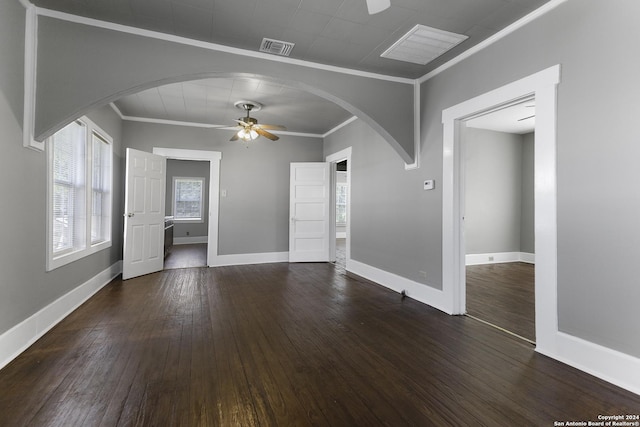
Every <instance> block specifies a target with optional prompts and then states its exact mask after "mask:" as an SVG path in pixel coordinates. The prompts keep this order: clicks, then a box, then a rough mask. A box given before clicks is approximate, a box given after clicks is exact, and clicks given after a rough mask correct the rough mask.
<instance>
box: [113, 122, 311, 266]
mask: <svg viewBox="0 0 640 427" xmlns="http://www.w3.org/2000/svg"><path fill="white" fill-rule="evenodd" d="M232 134H233V133H232V132H230V131H220V130H212V129H203V128H190V127H184V126H171V125H161V124H150V123H139V122H125V123H124V130H123V138H124V141H125V144H126V145H127V147H131V148H136V149H138V150H142V151H147V152H151V151H152V150H153V147H164V148H182V149H194V150H210V151H219V152H221V153H222V160H221V162H220V189H221V190H226V192H227V196H226V197H221V198H220V219H219V221H220V222H219V226H218V229H219V244H218V253H219V254H220V255H229V254H252V253H265V252H286V251H288V250H289V163H290V162H315V161H322V140H321V139H318V138H303V137H295V136H288V135H282V137H281V138H280V140H278V141H275V142H273V141H268V140H266V139H264V138H259V139H258V140H256V141H253V142H251V143H241V142H230V141H228V140H229V138H230V137H231V135H232Z"/></svg>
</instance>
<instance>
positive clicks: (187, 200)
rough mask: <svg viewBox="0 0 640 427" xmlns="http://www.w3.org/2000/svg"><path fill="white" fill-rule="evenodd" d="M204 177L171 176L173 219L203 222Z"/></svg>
mask: <svg viewBox="0 0 640 427" xmlns="http://www.w3.org/2000/svg"><path fill="white" fill-rule="evenodd" d="M203 194H204V178H178V177H174V178H173V220H174V221H181V222H204V218H203V212H204V198H203Z"/></svg>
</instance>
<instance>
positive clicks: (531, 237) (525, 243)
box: [520, 132, 536, 254]
mask: <svg viewBox="0 0 640 427" xmlns="http://www.w3.org/2000/svg"><path fill="white" fill-rule="evenodd" d="M534 154H535V134H534V133H533V132H532V133H527V134H525V135H522V189H521V191H520V201H521V202H522V208H521V209H520V212H521V216H520V252H525V253H528V254H535V253H536V236H535V197H534V189H535V185H534V184H535V182H534V178H535V174H534V169H533V168H534V165H535V161H534Z"/></svg>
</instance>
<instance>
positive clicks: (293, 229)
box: [289, 163, 331, 262]
mask: <svg viewBox="0 0 640 427" xmlns="http://www.w3.org/2000/svg"><path fill="white" fill-rule="evenodd" d="M330 208H331V168H330V163H291V175H290V193H289V217H290V223H289V262H328V261H329V244H330V241H329V239H330V230H331V226H330V225H331V221H330V220H331V209H330Z"/></svg>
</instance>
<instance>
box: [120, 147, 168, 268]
mask: <svg viewBox="0 0 640 427" xmlns="http://www.w3.org/2000/svg"><path fill="white" fill-rule="evenodd" d="M126 163H127V164H126V175H125V196H124V197H125V205H124V209H125V214H124V217H125V220H124V255H123V258H124V261H123V265H122V278H123V279H130V278H132V277H137V276H142V275H143V274H149V273H153V272H156V271H160V270H162V268H163V267H164V198H165V180H166V164H167V161H166V159H165V158H164V157H162V156H157V155H155V154H151V153H146V152H144V151H138V150H133V149H131V148H127V160H126Z"/></svg>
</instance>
